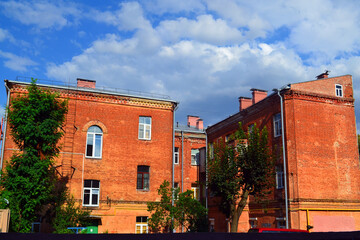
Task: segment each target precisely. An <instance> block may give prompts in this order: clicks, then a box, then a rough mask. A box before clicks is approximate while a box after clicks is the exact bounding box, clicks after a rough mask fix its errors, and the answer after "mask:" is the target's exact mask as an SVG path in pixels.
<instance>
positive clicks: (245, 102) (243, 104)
mask: <svg viewBox="0 0 360 240" xmlns="http://www.w3.org/2000/svg"><path fill="white" fill-rule="evenodd" d="M251 105H252V100H251V98H248V97H239V110H240V111H242V110H244V109H245V108H248V107H250V106H251Z"/></svg>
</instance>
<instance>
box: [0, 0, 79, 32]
mask: <svg viewBox="0 0 360 240" xmlns="http://www.w3.org/2000/svg"><path fill="white" fill-rule="evenodd" d="M64 3H65V2H62V1H59V2H47V1H30V2H26V1H3V2H0V6H1V8H2V12H3V14H4V15H6V16H7V17H9V18H13V19H15V20H17V21H19V22H21V23H22V24H25V25H35V26H36V27H37V28H40V29H43V28H53V27H54V28H58V29H60V28H63V27H64V26H66V25H69V24H71V21H70V20H69V18H68V17H69V16H72V17H75V18H76V17H77V16H79V15H81V14H80V12H79V10H77V8H76V7H75V6H73V4H69V3H67V4H66V5H65V4H64Z"/></svg>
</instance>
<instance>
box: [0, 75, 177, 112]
mask: <svg viewBox="0 0 360 240" xmlns="http://www.w3.org/2000/svg"><path fill="white" fill-rule="evenodd" d="M31 79H32V78H29V77H17V78H16V80H7V79H5V80H4V81H5V82H7V81H8V82H9V83H16V84H24V85H29V84H30V83H31ZM36 84H37V85H38V86H41V87H49V88H57V89H66V90H74V91H82V92H92V93H100V94H109V95H118V96H127V97H136V98H144V99H150V100H157V101H165V102H172V103H175V104H176V105H177V104H178V102H177V101H175V100H172V99H171V98H170V96H167V95H162V94H157V93H148V92H141V91H134V90H128V89H119V88H109V87H96V88H86V87H77V86H76V85H75V84H71V83H65V82H61V81H54V80H44V79H37V81H36Z"/></svg>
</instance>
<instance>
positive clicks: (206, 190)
mask: <svg viewBox="0 0 360 240" xmlns="http://www.w3.org/2000/svg"><path fill="white" fill-rule="evenodd" d="M205 207H206V209H208V137H207V133H206V131H205Z"/></svg>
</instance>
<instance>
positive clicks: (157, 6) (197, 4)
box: [144, 0, 206, 15]
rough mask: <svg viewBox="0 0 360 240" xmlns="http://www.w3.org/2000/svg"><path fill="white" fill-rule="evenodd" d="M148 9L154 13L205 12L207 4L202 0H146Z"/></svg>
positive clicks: (145, 3)
mask: <svg viewBox="0 0 360 240" xmlns="http://www.w3.org/2000/svg"><path fill="white" fill-rule="evenodd" d="M144 5H145V8H146V10H148V11H149V12H152V13H154V14H159V15H162V14H165V13H167V14H168V13H180V12H197V13H199V12H204V10H205V9H206V7H205V5H204V4H203V2H202V1H201V0H182V1H178V0H154V1H144Z"/></svg>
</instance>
